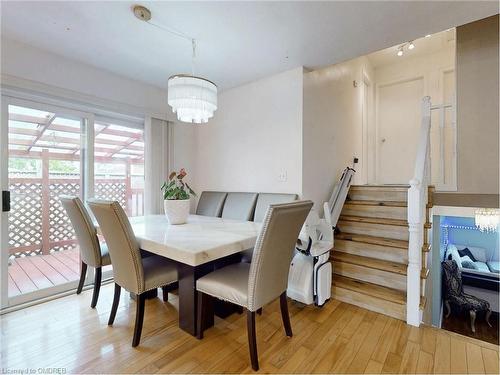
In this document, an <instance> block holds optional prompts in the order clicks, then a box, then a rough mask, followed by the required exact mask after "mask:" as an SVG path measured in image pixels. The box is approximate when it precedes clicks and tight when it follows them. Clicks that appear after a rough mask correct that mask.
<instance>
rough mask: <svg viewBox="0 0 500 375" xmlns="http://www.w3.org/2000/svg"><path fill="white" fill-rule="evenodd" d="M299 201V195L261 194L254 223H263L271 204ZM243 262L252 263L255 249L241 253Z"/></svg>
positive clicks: (256, 206) (258, 198)
mask: <svg viewBox="0 0 500 375" xmlns="http://www.w3.org/2000/svg"><path fill="white" fill-rule="evenodd" d="M296 199H297V194H282V193H259V196H258V197H257V203H256V204H255V213H254V215H253V221H255V222H257V223H262V221H264V218H265V216H266V212H267V209H268V208H269V206H270V205H271V204H277V203H288V202H293V201H295V200H296ZM241 254H242V255H241V260H242V261H243V262H247V263H250V262H251V261H252V254H253V249H248V250H245V251H242V252H241Z"/></svg>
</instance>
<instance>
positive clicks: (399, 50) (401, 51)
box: [397, 47, 403, 56]
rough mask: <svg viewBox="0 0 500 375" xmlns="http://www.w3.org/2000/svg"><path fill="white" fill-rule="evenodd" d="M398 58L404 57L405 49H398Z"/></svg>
mask: <svg viewBox="0 0 500 375" xmlns="http://www.w3.org/2000/svg"><path fill="white" fill-rule="evenodd" d="M397 55H398V56H403V48H401V47H400V48H398V53H397Z"/></svg>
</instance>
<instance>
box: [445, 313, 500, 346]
mask: <svg viewBox="0 0 500 375" xmlns="http://www.w3.org/2000/svg"><path fill="white" fill-rule="evenodd" d="M452 309H453V308H452ZM477 315H478V316H477V319H476V332H475V333H473V332H472V329H471V326H470V317H469V314H468V312H467V311H457V310H456V309H453V310H452V313H451V315H450V317H449V318H445V317H443V325H442V327H443V328H444V329H447V330H448V331H452V332H456V333H459V334H461V335H464V336H469V337H473V338H475V339H478V340H482V341H487V342H490V343H492V344H496V345H499V343H500V341H499V337H498V328H499V325H498V313H495V312H494V313H493V314H491V318H490V323H491V325H492V327H489V326H488V325H487V324H486V321H485V319H484V313H478V314H477Z"/></svg>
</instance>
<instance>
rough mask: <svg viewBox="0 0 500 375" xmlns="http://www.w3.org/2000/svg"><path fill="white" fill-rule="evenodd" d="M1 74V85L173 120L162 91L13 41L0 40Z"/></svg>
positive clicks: (164, 91)
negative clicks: (19, 87)
mask: <svg viewBox="0 0 500 375" xmlns="http://www.w3.org/2000/svg"><path fill="white" fill-rule="evenodd" d="M75 48H78V46H75ZM1 73H2V85H3V86H5V85H13V86H23V87H25V88H29V89H31V90H35V91H43V92H44V93H46V94H49V95H53V96H59V95H62V96H64V97H66V98H68V99H72V100H75V101H81V102H86V103H89V104H96V105H99V106H103V107H107V108H108V109H115V110H119V111H121V112H125V114H134V115H144V114H150V115H153V116H154V117H157V118H161V119H167V116H168V118H169V119H170V120H173V119H174V117H173V116H172V115H171V114H170V113H169V111H168V108H167V93H166V90H162V89H160V88H159V87H155V86H151V85H147V84H144V83H142V82H139V81H134V80H131V79H129V78H125V77H122V76H119V75H117V74H114V73H111V72H107V71H104V70H101V69H98V68H95V67H93V66H90V65H86V64H83V63H80V62H77V61H74V60H70V59H67V58H65V57H62V56H59V55H56V54H53V53H51V52H48V51H44V50H41V49H38V48H36V47H33V46H30V45H26V44H22V43H19V42H17V41H13V40H7V39H2V40H1Z"/></svg>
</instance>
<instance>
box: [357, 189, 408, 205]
mask: <svg viewBox="0 0 500 375" xmlns="http://www.w3.org/2000/svg"><path fill="white" fill-rule="evenodd" d="M348 195H349V198H351V199H352V200H360V201H391V202H394V201H395V202H406V201H407V200H408V191H407V190H393V189H377V188H361V189H360V188H352V187H351V189H350V190H349V194H348Z"/></svg>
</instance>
